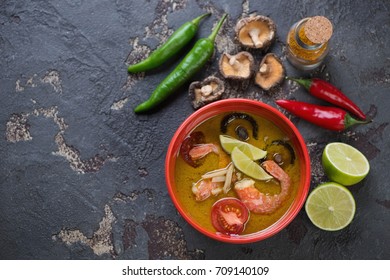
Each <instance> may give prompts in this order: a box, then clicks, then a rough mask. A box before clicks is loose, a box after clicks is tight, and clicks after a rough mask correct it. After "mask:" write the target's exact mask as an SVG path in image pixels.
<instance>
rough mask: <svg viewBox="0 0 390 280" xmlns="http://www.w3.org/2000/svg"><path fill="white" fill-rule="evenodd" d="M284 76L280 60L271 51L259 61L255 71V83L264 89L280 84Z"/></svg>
mask: <svg viewBox="0 0 390 280" xmlns="http://www.w3.org/2000/svg"><path fill="white" fill-rule="evenodd" d="M284 78H285V71H284V66H283V64H282V61H281V60H280V59H279V57H277V56H276V55H275V54H273V53H268V54H267V55H265V56H264V58H263V59H262V61H261V62H260V67H259V70H258V71H257V72H256V76H255V83H256V84H257V85H258V86H260V87H261V88H262V89H264V90H270V89H271V88H273V87H275V86H278V85H280V84H281V83H282V82H283V81H284Z"/></svg>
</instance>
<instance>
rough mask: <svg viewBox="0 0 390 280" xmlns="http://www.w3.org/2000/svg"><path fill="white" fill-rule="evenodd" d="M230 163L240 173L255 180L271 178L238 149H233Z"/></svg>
mask: <svg viewBox="0 0 390 280" xmlns="http://www.w3.org/2000/svg"><path fill="white" fill-rule="evenodd" d="M232 161H233V164H234V166H235V167H236V168H237V169H238V170H240V171H241V172H242V173H244V174H246V175H248V176H249V177H252V178H253V179H256V180H269V179H272V178H273V177H272V176H271V175H269V174H268V173H267V172H265V170H264V169H263V168H262V167H261V166H260V165H259V164H257V163H256V162H254V161H253V160H252V159H251V158H249V157H248V156H247V155H246V154H244V153H243V152H242V151H241V150H240V149H239V148H238V147H234V149H233V151H232Z"/></svg>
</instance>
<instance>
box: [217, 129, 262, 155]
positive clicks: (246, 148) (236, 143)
mask: <svg viewBox="0 0 390 280" xmlns="http://www.w3.org/2000/svg"><path fill="white" fill-rule="evenodd" d="M219 140H220V142H221V146H222V148H223V149H224V150H225V151H226V152H227V153H228V154H231V153H232V151H233V149H234V148H235V147H238V148H239V149H240V150H241V151H242V152H243V153H244V154H246V155H247V156H248V157H249V158H250V159H252V160H259V159H262V158H264V157H265V156H266V155H267V152H266V151H264V150H262V149H260V148H257V147H255V146H253V145H251V144H249V143H247V142H243V141H240V140H237V139H236V138H233V137H230V136H228V135H220V136H219Z"/></svg>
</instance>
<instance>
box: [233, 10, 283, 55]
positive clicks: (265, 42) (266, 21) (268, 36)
mask: <svg viewBox="0 0 390 280" xmlns="http://www.w3.org/2000/svg"><path fill="white" fill-rule="evenodd" d="M235 31H236V37H237V40H238V41H239V42H240V43H241V44H242V45H243V46H245V47H247V48H253V49H261V50H263V51H266V50H267V49H268V48H269V47H270V45H271V44H272V43H273V41H274V40H275V34H276V25H275V23H274V21H273V20H272V19H270V18H269V17H266V16H262V15H257V16H249V17H245V18H242V19H240V20H239V21H238V22H237V24H236V28H235Z"/></svg>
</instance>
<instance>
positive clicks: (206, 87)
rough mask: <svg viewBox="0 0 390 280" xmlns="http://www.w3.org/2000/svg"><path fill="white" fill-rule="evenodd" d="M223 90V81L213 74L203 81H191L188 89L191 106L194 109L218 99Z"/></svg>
mask: <svg viewBox="0 0 390 280" xmlns="http://www.w3.org/2000/svg"><path fill="white" fill-rule="evenodd" d="M224 91H225V84H224V82H223V81H222V80H221V79H219V78H217V77H215V76H209V77H207V78H206V79H204V80H203V81H196V82H192V83H191V84H190V87H189V89H188V94H189V96H190V98H191V101H192V102H191V103H192V106H193V107H194V109H195V110H196V109H199V108H200V107H203V106H204V105H206V104H208V103H211V102H213V101H216V100H218V99H220V98H221V96H222V93H223V92H224Z"/></svg>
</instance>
